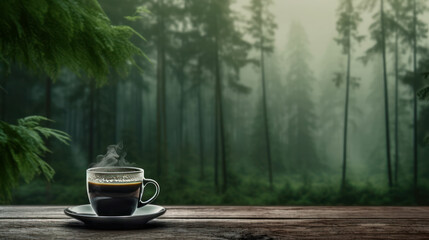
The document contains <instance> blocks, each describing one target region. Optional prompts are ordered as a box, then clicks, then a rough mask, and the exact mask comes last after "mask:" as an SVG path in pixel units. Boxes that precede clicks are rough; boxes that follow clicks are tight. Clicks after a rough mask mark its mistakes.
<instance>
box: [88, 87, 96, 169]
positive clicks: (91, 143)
mask: <svg viewBox="0 0 429 240" xmlns="http://www.w3.org/2000/svg"><path fill="white" fill-rule="evenodd" d="M89 85H90V86H89V122H88V124H89V133H88V134H89V138H88V166H89V164H91V162H92V161H93V157H94V94H95V81H94V79H91V80H90V83H89Z"/></svg>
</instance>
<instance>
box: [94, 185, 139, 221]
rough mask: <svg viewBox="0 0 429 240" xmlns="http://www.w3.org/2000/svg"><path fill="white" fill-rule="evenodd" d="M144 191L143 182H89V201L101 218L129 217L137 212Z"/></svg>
mask: <svg viewBox="0 0 429 240" xmlns="http://www.w3.org/2000/svg"><path fill="white" fill-rule="evenodd" d="M141 191H142V183H141V182H133V183H93V182H88V195H89V201H90V202H91V206H92V208H93V209H94V211H95V212H96V213H97V215H99V216H127V215H132V214H133V213H134V211H135V210H136V207H137V203H138V201H139V200H140V194H141Z"/></svg>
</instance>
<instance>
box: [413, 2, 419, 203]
mask: <svg viewBox="0 0 429 240" xmlns="http://www.w3.org/2000/svg"><path fill="white" fill-rule="evenodd" d="M413 26H414V29H413V38H414V39H413V70H414V84H413V103H414V104H413V128H414V131H413V155H414V166H413V175H414V176H413V183H414V196H415V198H416V200H417V194H418V182H417V180H418V155H417V94H416V91H417V79H418V76H417V11H416V0H414V1H413Z"/></svg>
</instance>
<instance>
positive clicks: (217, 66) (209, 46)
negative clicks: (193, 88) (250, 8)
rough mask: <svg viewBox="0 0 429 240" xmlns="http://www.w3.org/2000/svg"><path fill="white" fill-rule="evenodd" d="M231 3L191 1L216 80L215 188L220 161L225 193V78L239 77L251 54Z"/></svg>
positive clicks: (207, 66)
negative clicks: (248, 54) (239, 28)
mask: <svg viewBox="0 0 429 240" xmlns="http://www.w3.org/2000/svg"><path fill="white" fill-rule="evenodd" d="M231 2H232V1H231V0H194V1H187V4H189V9H190V11H192V15H191V17H190V18H191V21H192V23H194V28H195V29H198V30H199V34H200V36H201V37H202V39H201V41H200V42H199V43H200V45H199V46H200V47H201V48H200V49H203V51H201V55H200V56H199V59H200V61H199V63H200V64H201V66H202V67H203V69H204V70H206V71H207V72H209V73H211V75H212V76H213V77H214V91H213V92H214V141H213V144H214V185H215V188H216V189H218V186H219V179H218V177H219V171H218V170H219V169H218V166H219V158H220V159H221V161H220V166H221V172H222V180H223V183H222V190H223V191H224V190H226V188H227V186H228V173H227V152H226V144H227V143H226V126H225V122H226V120H225V107H224V103H223V102H224V87H225V86H226V82H225V80H224V78H225V77H228V76H230V75H231V73H232V74H234V75H236V73H237V69H239V68H241V67H242V66H243V65H245V64H246V63H247V60H246V59H247V51H248V50H247V49H248V46H247V45H248V44H246V42H245V41H244V38H243V34H242V33H241V32H240V31H239V30H238V28H237V26H236V21H237V16H236V14H235V13H234V12H233V11H232V9H231ZM234 79H236V78H234ZM219 153H220V156H219Z"/></svg>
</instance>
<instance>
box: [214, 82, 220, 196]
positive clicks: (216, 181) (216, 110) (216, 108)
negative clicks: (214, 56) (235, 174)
mask: <svg viewBox="0 0 429 240" xmlns="http://www.w3.org/2000/svg"><path fill="white" fill-rule="evenodd" d="M215 81H216V82H215V91H214V100H215V104H214V184H215V190H216V191H219V177H218V176H219V101H218V99H219V98H218V90H217V89H218V82H217V80H215Z"/></svg>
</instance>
